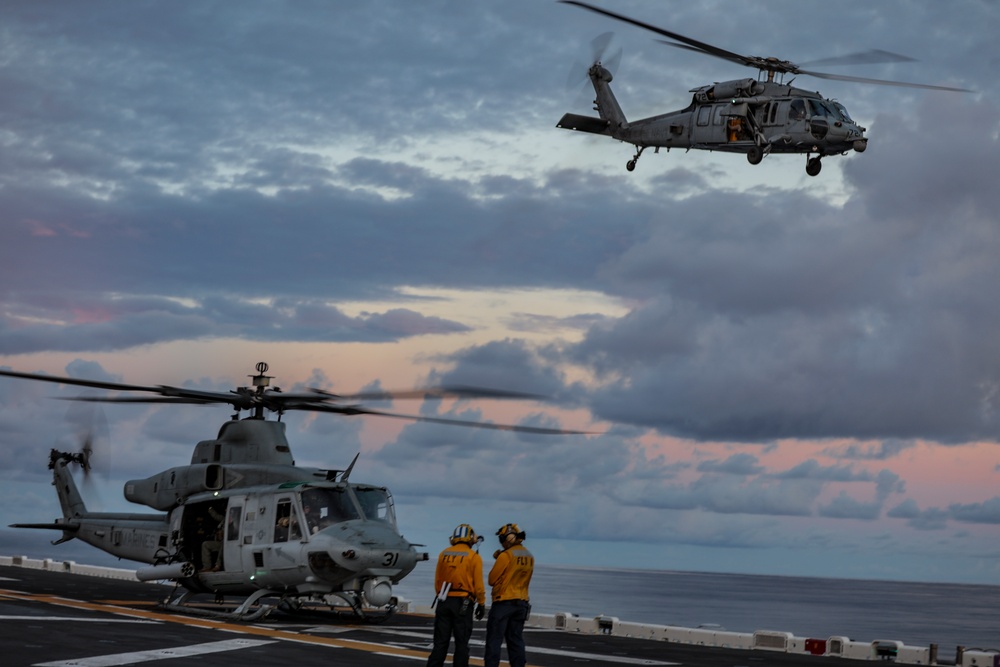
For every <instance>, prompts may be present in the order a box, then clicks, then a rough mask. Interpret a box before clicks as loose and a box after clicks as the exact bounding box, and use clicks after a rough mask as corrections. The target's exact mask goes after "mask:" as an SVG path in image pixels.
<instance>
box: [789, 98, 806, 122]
mask: <svg viewBox="0 0 1000 667" xmlns="http://www.w3.org/2000/svg"><path fill="white" fill-rule="evenodd" d="M805 117H806V104H805V102H803V101H802V100H792V104H791V106H789V107H788V120H804V119H805Z"/></svg>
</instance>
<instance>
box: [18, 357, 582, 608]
mask: <svg viewBox="0 0 1000 667" xmlns="http://www.w3.org/2000/svg"><path fill="white" fill-rule="evenodd" d="M267 370H268V366H267V364H266V363H264V362H261V363H259V364H257V374H256V375H253V376H250V377H251V378H252V384H253V386H252V387H239V388H237V389H236V390H234V391H230V392H225V393H224V392H214V391H200V390H195V389H187V388H181V387H170V386H162V385H161V386H141V385H129V384H120V383H115V382H103V381H97V380H86V379H78V378H67V377H56V376H50V375H40V374H34V373H20V372H16V371H9V370H0V376H7V377H13V378H21V379H27V380H40V381H44V382H52V383H58V384H62V385H71V386H81V387H90V388H97V389H104V390H110V391H114V392H119V393H118V394H115V395H108V396H81V397H76V398H73V399H71V400H75V401H88V402H104V403H156V404H194V405H198V404H228V405H230V406H232V407H233V408H235V410H236V413H235V414H234V415H233V416H232V419H231V420H230V421H227V422H225V423H224V424H223V425H222V427H221V428H220V429H219V432H218V435H217V436H216V437H215V438H213V439H210V440H202V441H201V442H199V443H198V444H197V445H195V448H194V453H193V455H192V456H191V463H190V464H189V465H183V466H178V467H174V468H170V469H169V470H165V471H163V472H160V473H157V474H155V475H153V476H151V477H148V478H146V479H135V480H130V481H128V482H127V483H126V484H125V489H124V493H125V498H126V499H127V500H129V501H131V502H133V503H137V504H140V505H145V506H146V507H149V508H150V509H152V510H156V512H157V513H145V514H138V513H136V514H132V513H104V512H101V513H99V512H92V511H90V510H88V509H87V507H86V504H85V502H84V499H83V497H82V496H81V494H80V491H79V489H78V487H77V485H76V483H75V481H74V476H73V474H72V469H73V468H77V467H79V468H80V469H82V470H83V473H84V474H85V475H86V474H88V473H89V471H90V469H91V458H92V456H93V449H94V448H93V446H92V443H93V439H92V437H90V436H88V437H86V438H84V441H83V443H82V447H81V448H80V451H77V452H61V451H58V450H55V449H53V450H52V452H51V453H50V455H49V468H50V469H51V470H52V484H53V486H55V487H56V493H57V495H58V497H59V504H60V506H61V509H62V514H63V516H62V517H60V518H58V519H56V520H55V521H54V522H53V523H17V524H12V527H14V528H36V529H44V530H56V531H60V532H61V533H62V536H61V537H60V538H59V539H57V540H55V541H54V542H53V544H60V543H62V542H65V541H67V540H71V539H74V538H75V539H78V540H81V541H83V542H85V543H87V544H90V545H92V546H94V547H97V548H98V549H101V550H102V551H106V552H107V553H110V554H112V555H114V556H117V557H119V558H124V559H128V560H132V561H136V562H138V563H142V564H145V566H144V567H141V568H139V569H138V570H137V571H136V577H137V578H138V579H139V580H142V581H165V580H171V581H174V582H176V584H177V585H178V590H177V592H178V593H179V594H177V595H176V596H172V597H169V598H167V599H166V600H165V601H164V606H166V607H167V608H170V609H173V610H178V611H183V612H186V613H200V614H203V615H210V616H217V617H221V618H227V619H234V620H254V619H257V618H261V617H263V616H265V615H267V614H268V613H270V612H271V611H273V610H274V609H275V608H278V607H280V608H281V609H283V610H286V611H296V610H298V609H302V608H309V609H318V610H320V611H324V610H337V609H339V608H344V607H346V606H349V608H350V610H351V611H350V612H349V613H353V614H355V615H357V616H360V617H362V618H365V619H368V620H384V619H385V618H388V616H389V615H391V614H392V613H393V612H394V611H395V609H396V605H397V599H396V598H395V597H394V596H393V585H394V584H397V583H399V581H400V580H401V579H402V578H403V577H405V576H406V575H407V574H408V573H409V572H411V571H412V570H413V568H414V567H415V566H416V564H417V563H418V562H419V561H421V560H427V559H428V554H427V553H426V552H420V551H418V550H417V547H418V546H422V545H416V544H411V543H410V542H408V541H407V540H406V539H405V538H404V537H403V535H402V534H401V533H400V531H399V528H398V526H397V524H396V516H395V510H394V504H393V498H392V495H391V494H390V492H389V490H388V489H387V488H385V487H384V486H380V485H378V484H365V483H357V482H354V481H353V480H351V478H350V476H351V471H352V470H353V468H354V464H355V462H356V461H357V459H358V457H357V456H355V457H354V460H353V461H352V462H351V464H350V465H349V466H348V467H347V468H346V469H344V470H324V469H317V468H305V467H299V466H296V465H295V460H294V458H293V456H292V451H291V447H290V445H289V442H288V439H287V438H286V436H285V423H284V422H282V421H281V415H283V414H284V413H285V412H290V411H309V412H321V413H329V414H337V415H348V416H351V415H374V416H382V417H392V418H397V419H406V420H413V421H424V422H432V423H438V424H449V425H456V426H471V427H476V428H488V429H498V430H507V431H520V432H526V433H535V434H568V433H580V432H579V431H564V430H560V429H549V428H539V427H532V426H510V425H503V424H493V423H486V422H470V421H463V420H456V419H446V418H438V417H427V416H413V415H405V414H397V413H393V412H385V411H382V410H376V409H370V408H366V407H364V406H362V405H360V404H359V403H358V402H359V401H379V400H388V399H422V398H448V397H452V398H459V399H473V398H478V399H483V398H485V399H528V400H538V399H540V398H541V397H539V396H536V395H533V394H524V393H518V392H508V391H497V390H492V389H483V388H475V387H434V388H427V389H416V390H408V391H397V392H368V393H358V394H351V395H340V394H333V393H330V392H327V391H324V390H321V389H308V390H305V391H303V392H299V393H285V392H282V391H281V390H280V389H279V388H277V387H273V388H272V387H270V380H271V379H272V378H271V376H268V375H265V373H266V372H267ZM136 393H138V394H147V395H145V396H143V395H138V396H137V395H134V394H136ZM128 394H133V395H128ZM150 394H151V395H150ZM265 411H267V412H273V413H276V414H277V415H278V418H277V419H267V418H266V416H265ZM243 412H247V413H248V416H247V417H245V418H243V419H240V414H241V413H243ZM181 589H183V590H181ZM198 594H211V595H214V597H215V602H216V603H217V605H216V607H215V608H211V607H210V608H205V607H204V606H203V605H194V604H191V603H192V602H193V601H194V597H195V596H196V595H198ZM226 596H231V597H232V596H235V597H236V599H237V600H238V602H236V603H235V604H234V603H233V602H232V600H230V601H229V602H228V603H227V600H226ZM265 599H277V600H278V601H277V603H275V604H268V603H266V602H265ZM345 603H346V605H345Z"/></svg>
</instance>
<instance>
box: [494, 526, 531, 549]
mask: <svg viewBox="0 0 1000 667" xmlns="http://www.w3.org/2000/svg"><path fill="white" fill-rule="evenodd" d="M526 536H527V535H526V534H525V532H524V531H523V530H521V529H520V528H519V527H518V525H517V524H516V523H505V524H504V525H502V526H500V530H498V531H497V538H498V539H499V540H500V544H501V545H502V546H507V542H509V541H512V540H513V541H514V543H515V544H520V543H521V542H523V541H524V538H525V537H526Z"/></svg>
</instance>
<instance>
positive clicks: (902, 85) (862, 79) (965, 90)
mask: <svg viewBox="0 0 1000 667" xmlns="http://www.w3.org/2000/svg"><path fill="white" fill-rule="evenodd" d="M798 73H799V74H808V75H809V76H814V77H816V78H817V79H829V80H831V81H851V82H854V83H872V84H875V85H878V86H895V87H897V88H924V89H926V90H945V91H948V92H950V93H971V92H974V91H972V90H969V89H968V88H953V87H951V86H932V85H930V84H927V83H908V82H906V81H886V80H884V79H866V78H865V77H862V76H846V75H843V74H825V73H823V72H811V71H809V70H804V69H801V70H798Z"/></svg>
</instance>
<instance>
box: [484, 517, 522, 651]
mask: <svg viewBox="0 0 1000 667" xmlns="http://www.w3.org/2000/svg"><path fill="white" fill-rule="evenodd" d="M497 537H498V538H499V540H500V546H501V547H503V550H502V551H497V552H496V553H495V554H493V557H494V558H495V559H496V562H495V563H494V564H493V568H492V569H491V570H490V576H489V580H488V583H489V585H490V586H492V587H493V604H492V605H491V606H490V616H489V619H487V621H486V654H485V655H484V657H483V664H484V665H485V667H498V666H499V664H500V645H501V644H502V643H503V642H504V641H506V642H507V661H508V662H510V667H524V665H525V663H526V662H527V656H525V653H524V623H525V621H527V620H528V616H529V615H530V614H531V605H530V604H528V585H529V584H530V583H531V575H532V573H533V572H534V570H535V557H534V556H532V555H531V552H530V551H528V550H527V549H525V548H524V545H523V544H521V543H522V542H524V538H525V532H524V531H523V530H521V529H520V528H518V526H517V524H516V523H508V524H504V525H503V526H501V527H500V530H498V531H497Z"/></svg>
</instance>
